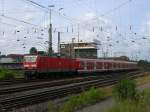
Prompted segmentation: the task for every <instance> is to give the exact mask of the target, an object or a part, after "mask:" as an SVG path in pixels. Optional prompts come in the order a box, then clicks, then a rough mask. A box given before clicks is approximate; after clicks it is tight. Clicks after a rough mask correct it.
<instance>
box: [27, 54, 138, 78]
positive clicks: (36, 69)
mask: <svg viewBox="0 0 150 112" xmlns="http://www.w3.org/2000/svg"><path fill="white" fill-rule="evenodd" d="M135 69H137V63H135V62H129V61H119V60H104V59H68V58H57V57H48V56H38V55H27V56H24V70H25V76H26V77H27V78H30V77H40V76H46V74H48V73H52V74H53V75H56V74H57V75H58V74H59V75H62V74H63V73H64V74H65V75H66V76H68V75H70V74H76V75H77V74H82V73H97V72H109V71H110V72H112V71H125V70H135ZM52 74H51V75H52ZM70 76H71V75H70Z"/></svg>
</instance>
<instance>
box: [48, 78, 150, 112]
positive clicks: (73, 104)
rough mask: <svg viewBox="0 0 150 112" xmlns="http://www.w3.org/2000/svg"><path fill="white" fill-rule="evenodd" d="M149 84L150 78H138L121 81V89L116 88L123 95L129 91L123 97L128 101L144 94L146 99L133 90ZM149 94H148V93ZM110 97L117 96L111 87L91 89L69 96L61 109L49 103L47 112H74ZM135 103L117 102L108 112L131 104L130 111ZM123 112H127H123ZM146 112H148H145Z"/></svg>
mask: <svg viewBox="0 0 150 112" xmlns="http://www.w3.org/2000/svg"><path fill="white" fill-rule="evenodd" d="M149 82H150V76H146V77H139V78H137V79H136V80H135V81H132V80H123V82H120V83H119V85H120V84H121V85H122V86H120V88H121V89H120V88H119V86H118V89H120V90H118V91H122V92H123V93H125V91H129V92H130V93H128V94H127V96H125V95H123V96H124V97H128V99H130V97H133V98H134V99H136V98H137V97H142V95H144V94H146V95H144V97H145V98H146V97H147V92H146V93H144V94H143V93H139V92H138V91H136V89H135V88H136V85H143V84H146V83H149ZM123 86H124V87H123ZM124 88H126V90H124ZM115 89H117V88H116V86H115ZM122 89H123V90H124V91H123V90H122ZM94 91H96V94H92V93H95V92H94ZM99 93H100V94H101V95H100V96H101V97H99V98H97V94H99ZM149 93H150V91H149ZM89 94H92V96H93V95H96V96H93V97H90V95H89ZM140 94H142V95H140ZM88 95H89V97H90V98H92V100H87V99H86V98H87V97H88ZM112 95H113V96H116V95H119V93H116V92H115V91H114V88H113V86H108V87H104V88H101V89H99V88H97V89H94V88H92V89H91V90H89V91H85V92H83V93H81V94H79V95H71V96H70V97H69V99H68V101H67V102H65V103H64V104H63V105H62V106H61V107H58V106H57V105H56V104H53V103H52V102H50V103H49V112H73V111H75V110H77V109H80V108H83V107H86V106H88V105H93V104H95V103H97V102H100V101H102V100H104V99H106V98H107V97H110V96H112ZM98 96H99V95H98ZM116 98H117V96H116ZM125 99H126V98H125ZM137 99H139V98H137ZM82 100H83V101H82ZM139 100H140V99H139ZM117 102H118V101H117ZM135 102H137V101H135V100H133V101H132V100H129V101H128V100H124V101H123V102H120V101H119V103H116V104H115V105H114V107H112V108H111V109H112V110H111V109H109V110H108V112H122V111H117V110H114V111H113V109H114V108H116V107H118V105H119V106H120V108H122V106H124V105H127V107H125V108H128V106H130V105H132V104H133V107H131V109H132V108H134V107H136V106H137V105H138V104H136V103H135ZM142 102H143V103H144V104H145V105H147V104H146V102H145V101H142ZM134 104H135V105H134ZM141 106H143V105H141ZM118 108H119V107H118ZM125 108H124V109H125ZM129 109H130V107H129ZM123 112H124V111H123ZM125 112H128V111H125ZM129 112H130V111H129ZM131 112H132V111H131ZM133 112H134V111H133ZM135 112H136V111H135ZM137 112H138V111H137ZM141 112H143V111H141ZM146 112H148V111H146Z"/></svg>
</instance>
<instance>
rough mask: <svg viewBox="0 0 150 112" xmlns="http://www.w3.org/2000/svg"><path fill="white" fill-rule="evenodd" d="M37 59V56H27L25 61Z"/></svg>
mask: <svg viewBox="0 0 150 112" xmlns="http://www.w3.org/2000/svg"><path fill="white" fill-rule="evenodd" d="M36 59H37V56H25V57H24V61H25V62H35V61H36Z"/></svg>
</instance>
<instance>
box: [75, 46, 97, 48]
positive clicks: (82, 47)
mask: <svg viewBox="0 0 150 112" xmlns="http://www.w3.org/2000/svg"><path fill="white" fill-rule="evenodd" d="M73 49H97V48H96V47H92V46H90V47H74V48H73Z"/></svg>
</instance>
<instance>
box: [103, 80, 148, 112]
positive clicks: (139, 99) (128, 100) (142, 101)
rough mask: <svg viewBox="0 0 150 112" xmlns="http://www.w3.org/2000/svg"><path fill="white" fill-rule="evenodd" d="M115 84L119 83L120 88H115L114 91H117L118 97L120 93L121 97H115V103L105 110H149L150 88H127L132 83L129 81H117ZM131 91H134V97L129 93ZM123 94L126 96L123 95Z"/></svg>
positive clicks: (112, 111) (115, 111)
mask: <svg viewBox="0 0 150 112" xmlns="http://www.w3.org/2000/svg"><path fill="white" fill-rule="evenodd" d="M117 85H119V88H121V90H120V89H117V90H116V91H115V92H117V93H119V94H118V97H119V98H120V94H121V97H123V98H120V100H117V99H115V104H114V105H113V106H112V107H111V108H109V109H108V110H106V112H150V90H145V91H143V92H139V91H135V90H134V89H135V88H136V87H134V88H132V89H127V88H130V87H131V86H132V85H133V84H132V83H129V82H128V83H123V84H122V83H118V84H117ZM122 87H123V88H122ZM114 90H115V88H114ZM124 91H125V92H124ZM133 91H134V92H136V93H135V95H136V98H134V95H132V94H129V93H133ZM124 95H125V96H127V97H124ZM128 95H129V96H128Z"/></svg>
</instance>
